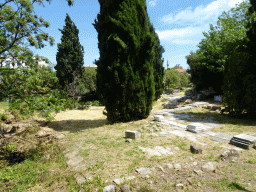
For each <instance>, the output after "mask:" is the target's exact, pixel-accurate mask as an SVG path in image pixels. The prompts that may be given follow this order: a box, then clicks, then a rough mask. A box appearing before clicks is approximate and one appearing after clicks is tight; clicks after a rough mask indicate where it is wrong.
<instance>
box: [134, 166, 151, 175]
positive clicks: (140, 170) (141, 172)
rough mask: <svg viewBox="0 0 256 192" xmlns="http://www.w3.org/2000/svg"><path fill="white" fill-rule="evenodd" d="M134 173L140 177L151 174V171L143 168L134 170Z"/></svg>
mask: <svg viewBox="0 0 256 192" xmlns="http://www.w3.org/2000/svg"><path fill="white" fill-rule="evenodd" d="M135 171H136V172H138V173H139V174H141V175H147V174H150V173H151V170H150V169H149V168H144V167H142V168H139V169H136V170H135Z"/></svg>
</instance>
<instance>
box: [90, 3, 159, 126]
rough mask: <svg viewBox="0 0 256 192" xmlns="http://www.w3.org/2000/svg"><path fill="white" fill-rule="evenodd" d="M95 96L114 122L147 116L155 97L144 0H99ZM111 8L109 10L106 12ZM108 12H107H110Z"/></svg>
mask: <svg viewBox="0 0 256 192" xmlns="http://www.w3.org/2000/svg"><path fill="white" fill-rule="evenodd" d="M99 3H100V14H98V16H97V19H98V21H96V20H95V23H93V25H94V27H95V29H96V30H97V32H98V40H99V43H98V47H99V51H100V58H99V60H97V61H96V60H95V62H94V64H96V65H97V66H98V67H97V90H96V91H97V95H98V97H99V100H100V102H101V103H102V104H103V105H105V107H106V110H107V113H106V114H107V119H108V120H109V121H110V122H112V123H114V122H118V121H122V122H128V121H131V120H137V119H144V118H146V117H148V115H149V113H150V111H151V109H152V104H153V100H154V97H155V82H154V67H153V62H152V59H153V57H152V55H153V53H154V49H153V48H154V46H155V43H154V36H153V35H152V33H151V32H150V22H149V18H148V15H147V8H146V2H145V0H137V1H134V0H125V1H120V0H109V1H99ZM110 8H111V9H110ZM110 10H111V11H110Z"/></svg>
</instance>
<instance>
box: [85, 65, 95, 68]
mask: <svg viewBox="0 0 256 192" xmlns="http://www.w3.org/2000/svg"><path fill="white" fill-rule="evenodd" d="M84 67H86V68H88V67H93V68H96V67H97V65H94V64H89V65H88V64H87V65H84Z"/></svg>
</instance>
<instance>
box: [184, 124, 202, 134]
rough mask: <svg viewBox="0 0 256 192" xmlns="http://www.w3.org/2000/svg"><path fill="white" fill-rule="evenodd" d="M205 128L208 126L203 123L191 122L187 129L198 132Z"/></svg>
mask: <svg viewBox="0 0 256 192" xmlns="http://www.w3.org/2000/svg"><path fill="white" fill-rule="evenodd" d="M205 130H206V128H205V126H204V125H203V124H202V123H191V124H189V125H187V131H190V132H192V133H198V132H201V131H205Z"/></svg>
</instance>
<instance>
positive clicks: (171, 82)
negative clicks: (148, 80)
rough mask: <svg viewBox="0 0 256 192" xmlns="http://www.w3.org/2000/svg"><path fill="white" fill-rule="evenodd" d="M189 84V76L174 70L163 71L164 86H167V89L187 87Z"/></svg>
mask: <svg viewBox="0 0 256 192" xmlns="http://www.w3.org/2000/svg"><path fill="white" fill-rule="evenodd" d="M189 82H190V81H189V76H188V75H187V74H182V73H180V72H178V71H177V70H176V69H174V68H172V69H170V70H166V71H165V74H164V86H165V87H166V86H168V88H169V89H174V88H176V89H180V88H181V87H187V86H188V83H189Z"/></svg>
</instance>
